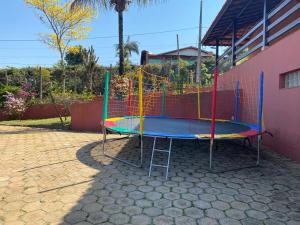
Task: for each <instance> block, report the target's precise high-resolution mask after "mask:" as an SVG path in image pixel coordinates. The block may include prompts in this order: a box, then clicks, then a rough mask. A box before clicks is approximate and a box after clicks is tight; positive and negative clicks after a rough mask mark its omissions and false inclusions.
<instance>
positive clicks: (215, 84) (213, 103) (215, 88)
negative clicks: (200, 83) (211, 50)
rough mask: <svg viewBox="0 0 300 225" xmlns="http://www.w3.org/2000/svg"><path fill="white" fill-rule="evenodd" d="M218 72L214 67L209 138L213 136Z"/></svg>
mask: <svg viewBox="0 0 300 225" xmlns="http://www.w3.org/2000/svg"><path fill="white" fill-rule="evenodd" d="M218 74H219V72H218V69H216V70H215V72H214V88H213V97H212V106H211V132H210V133H211V139H214V138H215V128H216V108H217V86H218Z"/></svg>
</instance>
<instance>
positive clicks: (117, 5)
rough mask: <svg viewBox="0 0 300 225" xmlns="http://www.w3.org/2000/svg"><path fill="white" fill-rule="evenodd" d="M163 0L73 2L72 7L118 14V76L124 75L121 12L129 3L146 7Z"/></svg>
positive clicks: (83, 0)
mask: <svg viewBox="0 0 300 225" xmlns="http://www.w3.org/2000/svg"><path fill="white" fill-rule="evenodd" d="M160 1H163V0H73V3H72V6H73V7H74V6H80V5H81V6H87V5H89V6H92V7H93V8H98V7H100V8H105V9H109V8H114V9H115V10H116V12H117V13H118V22H119V49H120V51H119V52H120V53H119V60H120V62H119V74H120V75H123V74H124V47H123V46H124V44H123V12H124V11H125V10H126V8H127V7H128V6H129V4H130V3H135V4H137V5H140V6H142V5H147V4H149V3H151V2H160Z"/></svg>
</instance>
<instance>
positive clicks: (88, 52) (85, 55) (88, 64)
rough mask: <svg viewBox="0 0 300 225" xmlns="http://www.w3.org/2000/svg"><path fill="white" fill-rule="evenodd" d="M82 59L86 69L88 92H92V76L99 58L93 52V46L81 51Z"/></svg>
mask: <svg viewBox="0 0 300 225" xmlns="http://www.w3.org/2000/svg"><path fill="white" fill-rule="evenodd" d="M82 59H83V64H84V67H85V69H86V73H87V75H88V77H89V79H90V87H89V89H90V91H92V90H93V74H94V72H95V70H96V67H97V62H98V60H99V58H98V57H97V56H96V54H95V50H94V48H93V46H91V47H90V48H89V49H85V48H84V49H82Z"/></svg>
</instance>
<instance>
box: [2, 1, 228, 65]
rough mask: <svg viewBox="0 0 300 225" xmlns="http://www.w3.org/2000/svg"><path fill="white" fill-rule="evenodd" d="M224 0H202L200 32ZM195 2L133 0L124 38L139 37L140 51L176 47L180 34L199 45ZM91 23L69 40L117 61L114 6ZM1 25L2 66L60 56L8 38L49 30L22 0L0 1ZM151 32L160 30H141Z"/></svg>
mask: <svg viewBox="0 0 300 225" xmlns="http://www.w3.org/2000/svg"><path fill="white" fill-rule="evenodd" d="M224 2H225V0H203V32H202V33H203V35H204V34H205V33H206V31H207V29H208V28H209V26H210V25H211V23H212V21H213V20H214V18H215V17H216V15H217V13H218V12H219V10H220V9H221V7H222V5H223V4H224ZM199 8H200V0H166V1H165V2H163V3H160V4H152V5H149V6H147V7H142V8H141V7H140V8H139V7H137V6H134V5H133V4H132V5H131V6H130V7H129V9H128V10H127V11H126V12H125V13H124V34H125V37H124V40H126V39H127V35H130V39H131V40H132V41H137V42H138V44H139V48H140V51H142V50H147V51H150V52H153V53H161V52H166V51H171V50H174V49H176V46H177V44H176V34H178V35H179V45H180V48H183V47H187V46H196V47H197V43H198V28H197V26H198V25H199V11H200V10H199ZM90 26H91V28H92V30H91V31H90V32H89V34H88V39H86V40H83V41H76V42H73V43H72V45H78V44H81V45H83V46H84V47H89V46H91V45H93V47H94V48H95V51H96V54H97V56H98V57H99V63H100V64H101V65H104V66H108V65H110V64H112V65H115V64H116V62H117V61H118V58H117V57H116V52H115V44H117V43H118V38H117V35H118V17H117V14H116V12H115V11H113V10H111V11H104V10H100V11H99V14H98V16H97V18H95V19H94V20H93V21H92V23H91V24H90ZM0 27H1V32H0V68H4V67H7V66H16V67H23V66H52V65H53V64H55V63H57V62H58V60H59V54H58V53H57V52H56V51H55V50H53V49H49V48H48V47H47V46H46V45H45V44H44V43H42V42H40V41H8V40H20V39H21V40H35V39H36V40H38V34H40V33H49V32H51V31H50V30H49V29H48V28H47V27H46V26H45V24H42V23H41V21H40V20H39V18H37V17H36V15H35V13H34V10H33V9H32V8H30V7H28V6H26V5H25V4H24V1H23V0H12V1H4V2H3V3H2V6H1V8H0ZM174 30H177V31H174ZM165 31H167V32H165ZM168 31H171V32H168ZM153 32H161V33H156V34H145V33H153ZM112 36H113V37H112ZM207 50H210V49H207ZM131 61H132V62H133V63H134V64H138V63H139V61H140V55H133V56H132V57H131Z"/></svg>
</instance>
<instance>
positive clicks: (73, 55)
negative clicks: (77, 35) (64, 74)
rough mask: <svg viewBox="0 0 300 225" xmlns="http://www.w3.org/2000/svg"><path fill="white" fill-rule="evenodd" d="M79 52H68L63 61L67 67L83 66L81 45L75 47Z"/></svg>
mask: <svg viewBox="0 0 300 225" xmlns="http://www.w3.org/2000/svg"><path fill="white" fill-rule="evenodd" d="M75 47H77V48H78V49H79V51H72V50H68V51H67V53H66V56H65V60H66V62H67V65H68V66H75V65H82V64H83V55H82V52H83V50H82V49H83V47H82V46H81V45H79V46H75Z"/></svg>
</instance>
